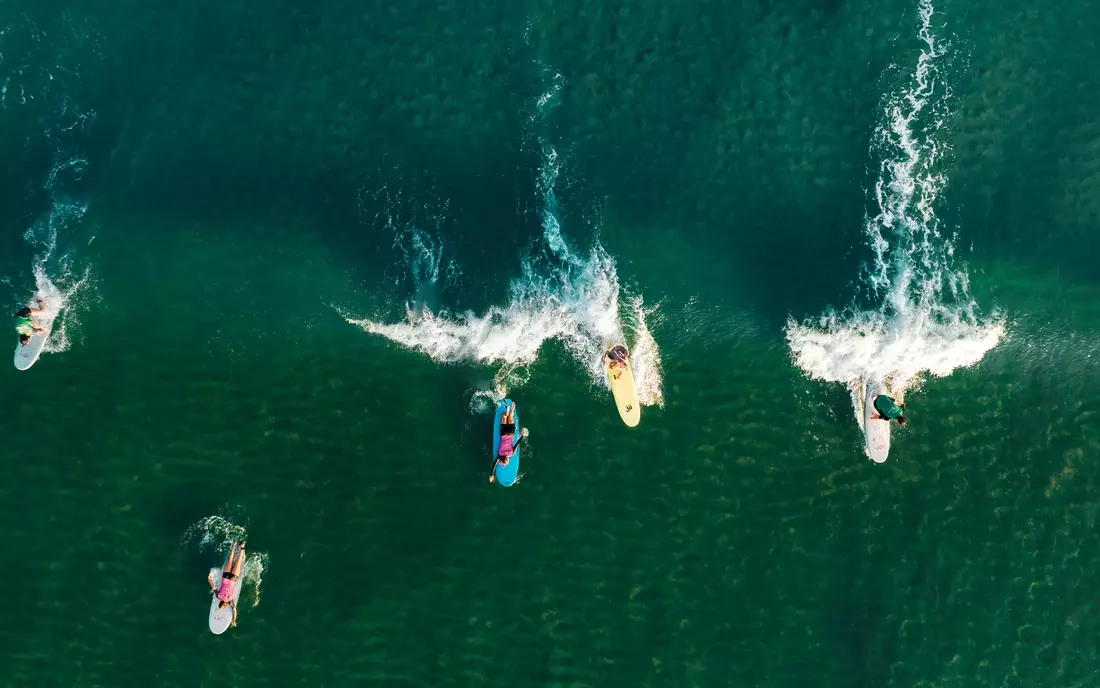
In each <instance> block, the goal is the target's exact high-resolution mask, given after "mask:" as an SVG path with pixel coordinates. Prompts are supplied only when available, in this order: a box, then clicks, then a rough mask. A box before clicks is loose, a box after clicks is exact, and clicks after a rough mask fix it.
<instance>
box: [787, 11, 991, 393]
mask: <svg viewBox="0 0 1100 688" xmlns="http://www.w3.org/2000/svg"><path fill="white" fill-rule="evenodd" d="M933 14H934V11H933V8H932V5H931V3H930V1H929V0H922V1H921V3H920V5H919V16H920V21H921V28H920V31H919V34H918V37H919V39H920V41H921V42H922V43H923V48H922V50H921V53H920V56H919V57H918V60H917V66H916V69H915V72H914V73H913V75H912V77H911V81H910V83H909V85H908V87H907V88H906V89H905V90H904V91H902V92H901V93H900V94H897V95H890V96H887V98H886V105H885V107H884V115H885V117H884V121H883V123H882V124H881V125H880V126H879V128H878V130H877V131H876V134H875V140H874V141H873V143H872V152H873V153H876V154H878V155H881V156H882V162H881V164H880V167H879V170H880V174H879V179H878V181H877V182H876V184H875V190H874V197H875V200H876V203H877V205H878V209H879V212H878V214H877V215H875V216H874V217H872V218H869V219H868V220H867V222H866V226H865V229H866V232H867V235H868V239H869V242H870V246H871V249H872V253H873V260H872V262H871V263H870V264H869V265H868V266H867V267H866V275H865V277H866V279H865V284H864V286H865V288H866V289H867V290H868V292H869V294H870V295H871V297H873V298H874V299H875V300H878V301H879V302H880V303H881V305H880V306H879V307H878V308H875V309H869V310H859V309H858V308H857V307H855V306H853V307H851V308H850V309H849V310H848V311H846V312H844V313H837V312H835V311H829V312H827V313H826V314H825V315H823V316H822V317H820V318H819V319H817V320H816V321H808V322H806V323H803V324H798V323H795V322H793V321H792V322H791V323H789V324H788V327H787V339H788V342H789V344H790V347H791V352H792V354H793V358H794V361H795V363H796V364H797V365H798V366H799V367H800V368H802V369H803V370H804V371H805V372H806V373H807V374H809V375H810V376H811V377H813V378H816V379H820V380H826V381H835V382H844V383H847V384H849V385H850V386H852V388H853V389H855V388H856V387H857V386H858V384H859V380H860V379H863V378H883V379H885V380H886V381H887V382H888V385H889V387H890V388H891V389H893V390H895V391H904V389H905V388H907V387H910V386H911V385H913V384H916V383H917V382H918V381H919V378H920V376H921V375H922V374H924V373H928V374H931V375H937V376H941V375H947V374H949V373H951V371H953V370H955V369H956V368H959V367H964V366H969V365H972V364H974V363H976V362H977V361H979V360H981V358H982V357H983V356H984V355H985V353H986V352H987V351H989V350H990V349H991V348H993V347H994V346H996V345H997V343H998V341H999V340H1000V338H1001V336H1002V335H1003V334H1004V321H1003V319H1001V318H999V317H996V316H994V317H992V318H987V319H986V318H982V317H981V316H980V315H979V312H978V307H977V304H976V302H975V301H974V299H973V298H972V297H971V295H970V286H969V278H968V276H967V273H966V270H965V268H960V267H956V266H954V265H953V262H952V261H953V251H954V247H953V244H952V241H951V238H950V237H945V236H943V234H942V232H941V228H940V221H939V219H938V218H937V217H936V215H935V213H934V207H935V202H936V199H937V195H938V193H939V192H940V190H942V188H943V186H944V184H945V183H946V178H945V176H944V175H943V173H942V172H941V171H939V167H938V163H939V162H940V159H941V157H942V156H943V154H944V152H945V151H944V149H943V147H942V146H941V145H940V144H939V143H938V142H937V141H936V139H935V135H936V132H937V131H938V130H939V129H940V128H941V127H942V126H943V124H944V122H945V121H946V117H947V114H948V113H947V100H948V98H949V96H950V92H949V90H948V89H947V88H946V86H945V84H944V82H943V79H942V78H941V77H940V75H939V67H938V61H939V60H940V58H942V57H943V56H944V55H945V54H946V50H947V49H946V45H945V44H943V43H942V42H940V41H939V40H938V39H937V38H936V37H935V36H934V34H933V30H932V23H931V22H932V17H933ZM857 397H858V395H853V398H854V399H856V398H857ZM857 415H858V408H857Z"/></svg>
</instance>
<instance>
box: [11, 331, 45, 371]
mask: <svg viewBox="0 0 1100 688" xmlns="http://www.w3.org/2000/svg"><path fill="white" fill-rule="evenodd" d="M36 324H37V325H38V327H43V328H45V330H46V331H45V332H35V333H34V334H32V335H31V340H30V341H29V342H27V343H26V344H20V343H19V340H18V339H16V340H15V369H16V370H27V369H28V368H30V367H31V366H32V365H34V363H35V361H37V360H38V357H39V356H41V355H42V349H43V348H44V347H45V346H46V340H47V339H49V338H50V330H51V329H52V328H53V318H49V319H47V318H40V319H39V320H38V322H37V323H36Z"/></svg>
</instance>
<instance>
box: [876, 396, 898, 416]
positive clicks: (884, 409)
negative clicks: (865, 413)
mask: <svg viewBox="0 0 1100 688" xmlns="http://www.w3.org/2000/svg"><path fill="white" fill-rule="evenodd" d="M875 410H876V411H878V412H879V415H881V416H882V417H883V418H885V419H886V420H894V419H896V418H901V416H902V415H904V413H905V408H904V407H902V406H898V404H897V402H895V401H894V400H893V399H891V398H890V397H888V396H886V395H885V394H880V395H878V396H877V397H875Z"/></svg>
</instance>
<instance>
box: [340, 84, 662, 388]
mask: <svg viewBox="0 0 1100 688" xmlns="http://www.w3.org/2000/svg"><path fill="white" fill-rule="evenodd" d="M550 82H551V87H550V88H549V89H548V90H547V91H546V92H545V93H543V94H542V95H540V96H539V98H538V99H537V100H536V101H535V107H534V112H533V114H532V122H533V123H536V124H538V123H541V122H543V121H544V119H545V117H546V114H547V112H548V111H549V109H550V108H552V107H553V105H554V103H555V102H556V99H557V97H558V94H559V93H560V91H561V87H562V79H561V75H560V74H556V73H552V74H550ZM534 140H535V141H536V142H537V145H538V146H539V155H540V158H541V165H540V168H539V173H538V178H537V180H536V182H537V187H538V190H539V200H540V202H541V224H542V230H543V232H542V241H541V242H540V244H539V245H538V246H536V247H535V248H534V249H533V250H532V251H531V252H529V253H527V254H525V255H523V256H522V257H521V274H520V276H519V277H517V278H515V279H514V280H513V281H512V282H511V284H510V285H509V289H508V301H507V303H505V304H504V305H501V306H492V307H491V308H489V309H488V310H487V311H486V312H484V313H473V312H470V311H467V312H461V313H460V312H453V311H451V310H449V309H447V308H445V307H433V306H432V304H431V303H430V302H429V300H428V299H425V298H423V297H421V296H418V297H417V298H415V299H414V300H413V302H412V304H411V305H410V306H409V308H408V312H407V315H406V318H405V320H404V321H402V322H398V323H385V322H379V321H376V320H372V319H369V318H356V317H352V316H349V315H346V314H345V317H346V319H347V320H348V322H350V323H352V324H355V325H358V326H359V327H362V328H363V329H364V330H366V331H367V332H370V333H372V334H378V335H382V336H384V337H386V338H388V339H391V340H393V341H395V342H397V343H399V344H401V345H403V346H407V347H409V348H412V349H416V350H418V351H422V352H423V353H425V354H427V355H428V356H430V357H431V358H432V359H433V360H436V361H439V362H443V363H452V362H474V363H485V364H494V365H497V366H498V372H497V374H496V377H495V379H494V385H493V390H492V394H494V395H496V396H497V397H498V398H499V397H503V396H504V395H505V394H506V393H507V390H508V388H510V387H514V386H515V385H517V384H522V383H523V382H524V381H525V379H526V375H527V366H528V365H529V364H531V363H533V362H534V361H535V360H536V358H537V357H538V354H539V351H540V350H541V348H542V345H543V344H544V343H546V342H547V341H549V340H557V341H559V342H561V343H562V344H563V345H564V346H565V347H566V349H568V350H569V351H570V353H571V354H572V355H573V357H574V358H575V359H576V360H577V361H578V362H579V363H580V364H581V365H582V366H583V367H584V369H585V370H587V371H588V372H589V374H590V376H591V379H592V381H593V382H594V383H596V384H599V385H602V386H603V387H605V388H606V387H607V379H606V374H605V372H604V368H603V364H602V357H603V352H604V351H605V349H606V347H607V346H610V345H611V344H614V343H620V342H626V343H627V345H628V346H629V347H630V348H631V354H632V361H633V366H634V375H635V381H636V384H637V385H638V393H639V400H640V401H641V402H642V403H643V404H649V405H652V404H661V403H662V402H663V397H662V391H661V369H660V353H659V350H658V348H657V345H656V342H655V341H654V340H653V337H652V335H651V334H650V331H649V328H648V326H647V324H646V318H647V317H649V316H650V315H651V314H652V312H653V311H654V310H655V308H656V306H652V307H649V308H647V307H646V306H645V305H644V303H643V300H642V297H641V296H634V297H631V298H628V299H626V303H625V304H623V303H620V299H621V296H622V290H621V288H620V285H619V278H618V274H617V272H616V267H615V261H614V260H613V259H612V258H611V256H610V255H609V254H608V253H607V251H606V250H604V248H603V247H602V246H601V245H600V244H599V242H596V243H595V244H594V246H593V247H592V249H591V250H589V251H587V252H578V251H576V250H575V249H574V248H573V247H571V246H570V245H569V242H568V241H566V239H565V237H564V236H563V235H562V228H561V223H560V220H559V217H560V212H559V209H558V198H557V194H556V187H557V181H558V177H559V174H560V163H559V160H558V153H557V151H556V150H555V149H554V147H553V146H552V145H551V144H550V143H549V142H548V141H547V140H546V138H545V137H542V136H536V137H534ZM387 226H388V227H389V228H390V229H391V230H393V231H394V232H395V236H396V239H395V240H396V241H397V242H398V244H399V245H400V246H401V247H402V251H403V252H404V254H405V256H406V259H407V261H408V265H409V269H410V271H411V273H412V278H413V282H414V289H415V290H416V292H417V293H418V294H423V293H425V292H431V291H433V289H431V288H430V287H432V286H433V285H434V284H435V282H436V281H437V280H438V279H439V273H440V264H441V262H442V256H443V253H444V251H445V246H444V242H443V238H442V237H441V236H440V235H437V234H431V233H428V232H425V231H424V230H423V229H422V228H421V227H412V226H409V225H408V223H400V222H397V223H395V222H387ZM456 272H457V269H456V268H451V269H449V270H448V274H451V275H454V274H455V273H456ZM624 323H625V326H624ZM483 392H484V391H483ZM483 392H482V393H475V397H474V402H476V403H474V402H472V404H471V407H474V406H477V407H480V406H481V403H480V402H479V399H481V398H482V397H484V396H486V395H485V394H484V393H483Z"/></svg>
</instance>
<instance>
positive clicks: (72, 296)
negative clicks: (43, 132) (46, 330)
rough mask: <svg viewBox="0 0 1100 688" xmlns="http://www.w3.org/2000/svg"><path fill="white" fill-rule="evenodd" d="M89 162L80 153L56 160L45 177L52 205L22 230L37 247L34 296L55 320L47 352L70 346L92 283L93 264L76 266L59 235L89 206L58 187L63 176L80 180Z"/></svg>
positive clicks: (33, 268)
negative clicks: (61, 247) (60, 250)
mask: <svg viewBox="0 0 1100 688" xmlns="http://www.w3.org/2000/svg"><path fill="white" fill-rule="evenodd" d="M86 164H87V162H86V161H85V160H84V159H83V158H79V157H74V158H68V159H61V160H59V161H57V162H55V163H54V165H53V166H52V167H51V169H50V172H49V174H48V176H47V179H46V188H48V189H50V190H51V192H52V195H53V201H52V204H51V206H50V209H49V211H48V212H46V214H45V215H43V216H42V217H41V218H39V219H38V221H37V222H35V223H34V224H33V225H31V226H30V228H28V229H27V231H26V232H25V233H24V234H23V238H24V239H26V241H27V242H28V243H29V244H30V245H31V246H32V247H33V248H34V251H35V255H34V259H33V263H32V265H31V272H32V274H33V275H34V282H35V297H36V298H40V299H42V300H43V302H44V310H45V311H46V316H45V318H44V319H45V320H46V321H48V322H51V323H52V327H51V330H50V337H49V339H47V340H46V346H45V348H44V349H43V351H44V352H50V353H57V352H60V351H66V350H68V349H69V347H70V346H71V339H70V331H71V329H72V328H73V327H74V326H75V325H76V323H77V314H78V313H79V311H80V310H81V309H80V308H79V306H81V305H83V303H84V302H85V298H84V295H85V293H87V292H88V291H89V287H90V286H91V284H92V280H91V270H90V268H88V267H84V268H77V267H76V266H75V264H74V261H73V259H72V257H71V256H69V255H59V253H58V240H59V236H61V235H62V234H64V233H68V232H71V231H73V230H74V229H75V228H77V227H79V226H80V224H81V222H82V221H83V219H84V215H85V214H86V213H87V211H88V206H87V203H85V202H84V201H81V200H78V199H72V198H68V197H65V196H64V195H62V194H61V193H60V192H58V191H56V188H57V187H60V186H61V185H62V184H63V182H62V181H61V179H62V177H65V176H72V177H73V178H75V179H77V180H79V179H80V177H81V176H82V175H83V171H84V167H85V165H86ZM63 311H64V316H62V312H63Z"/></svg>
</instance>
